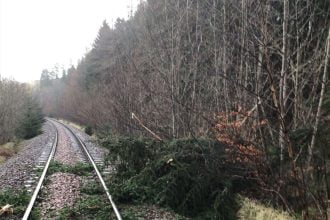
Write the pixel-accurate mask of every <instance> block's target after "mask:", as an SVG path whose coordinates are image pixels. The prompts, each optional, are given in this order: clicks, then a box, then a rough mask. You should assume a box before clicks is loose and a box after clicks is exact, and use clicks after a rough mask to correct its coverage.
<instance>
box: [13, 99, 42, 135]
mask: <svg viewBox="0 0 330 220" xmlns="http://www.w3.org/2000/svg"><path fill="white" fill-rule="evenodd" d="M43 123H44V115H43V113H42V110H41V108H40V106H39V104H38V103H37V102H36V101H34V100H32V99H31V100H28V101H27V103H26V110H25V113H24V115H23V118H22V119H21V121H20V123H19V126H18V128H17V132H16V135H17V137H19V138H23V139H30V138H33V137H35V136H37V135H39V134H40V133H41V128H42V124H43Z"/></svg>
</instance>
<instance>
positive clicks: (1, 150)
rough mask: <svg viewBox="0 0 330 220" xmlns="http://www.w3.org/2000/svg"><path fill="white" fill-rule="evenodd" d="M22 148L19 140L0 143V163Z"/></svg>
mask: <svg viewBox="0 0 330 220" xmlns="http://www.w3.org/2000/svg"><path fill="white" fill-rule="evenodd" d="M21 149H22V144H21V143H20V142H8V143H6V144H3V145H0V164H1V163H4V162H5V161H6V160H8V159H9V158H10V157H12V156H14V155H15V154H17V153H18V152H19V151H20V150H21Z"/></svg>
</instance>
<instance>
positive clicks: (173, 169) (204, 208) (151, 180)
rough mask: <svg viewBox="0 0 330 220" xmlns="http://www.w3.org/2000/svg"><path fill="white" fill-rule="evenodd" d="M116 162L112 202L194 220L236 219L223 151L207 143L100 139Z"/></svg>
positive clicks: (124, 138)
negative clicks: (165, 209)
mask: <svg viewBox="0 0 330 220" xmlns="http://www.w3.org/2000/svg"><path fill="white" fill-rule="evenodd" d="M99 140H100V143H101V144H102V145H103V146H104V147H106V148H108V149H109V157H108V160H109V161H112V162H114V161H116V164H117V167H116V168H117V170H118V172H117V174H115V175H114V176H113V177H112V178H111V179H110V181H109V189H110V191H111V194H112V195H113V197H114V198H116V200H117V202H120V203H127V204H141V203H147V204H148V203H151V204H157V205H159V206H162V207H169V208H171V209H172V210H174V211H175V212H177V213H179V214H182V215H184V216H187V217H193V218H195V219H236V213H237V210H238V208H239V205H238V203H237V202H236V200H235V194H234V191H233V190H234V189H233V185H232V181H231V179H230V177H229V176H228V175H227V172H226V168H225V167H224V163H225V159H224V147H223V146H222V145H221V144H219V143H218V142H215V141H212V140H207V139H180V140H173V141H168V142H156V141H153V140H149V139H143V138H127V137H111V136H108V135H103V136H102V135H100V136H99Z"/></svg>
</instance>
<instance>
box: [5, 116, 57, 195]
mask: <svg viewBox="0 0 330 220" xmlns="http://www.w3.org/2000/svg"><path fill="white" fill-rule="evenodd" d="M42 131H43V133H42V134H41V135H39V136H37V137H35V138H32V139H31V140H28V141H25V142H24V143H23V147H22V150H21V151H20V152H19V153H18V154H16V155H14V156H13V157H11V158H10V159H8V160H7V161H6V162H5V163H4V164H2V165H1V166H0V190H3V189H23V187H24V182H25V181H26V180H28V179H29V177H30V174H31V172H32V169H33V167H34V165H35V163H36V160H37V159H38V158H39V156H40V155H41V153H42V151H43V148H44V147H45V146H47V145H49V144H52V143H53V142H54V138H55V129H54V127H53V126H52V125H51V124H50V123H49V122H45V123H44V125H43V129H42Z"/></svg>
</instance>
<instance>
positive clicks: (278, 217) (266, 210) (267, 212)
mask: <svg viewBox="0 0 330 220" xmlns="http://www.w3.org/2000/svg"><path fill="white" fill-rule="evenodd" d="M239 200H240V201H241V208H240V210H239V211H238V218H239V219H242V220H243V219H244V220H268V219H272V220H295V219H297V218H295V217H293V216H292V215H290V214H289V213H287V212H284V211H281V210H276V209H274V208H272V207H267V206H265V205H262V204H260V203H258V202H255V201H252V200H250V199H248V198H243V197H239Z"/></svg>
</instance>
